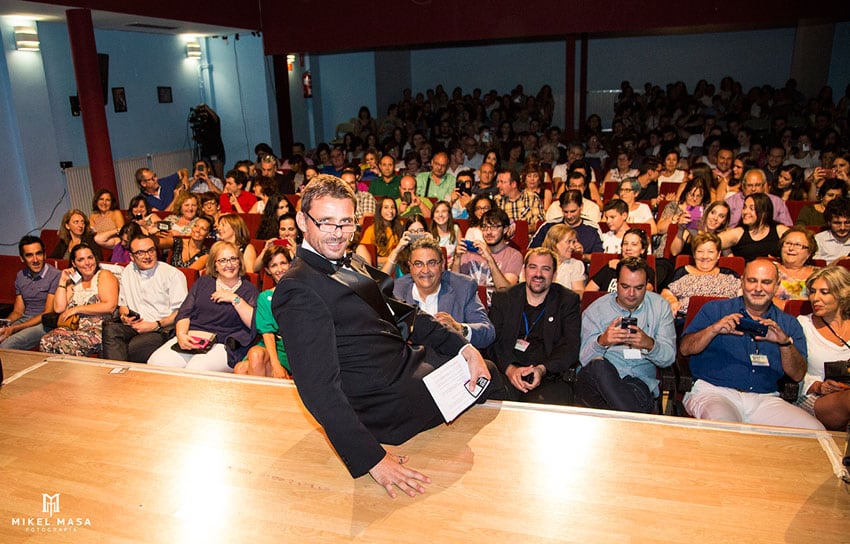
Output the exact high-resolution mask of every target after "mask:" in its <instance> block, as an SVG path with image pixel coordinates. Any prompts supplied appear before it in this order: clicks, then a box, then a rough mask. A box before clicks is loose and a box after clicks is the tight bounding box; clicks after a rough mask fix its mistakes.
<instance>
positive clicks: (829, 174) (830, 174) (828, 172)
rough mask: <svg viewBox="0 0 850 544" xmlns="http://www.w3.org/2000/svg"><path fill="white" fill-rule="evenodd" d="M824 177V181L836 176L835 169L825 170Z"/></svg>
mask: <svg viewBox="0 0 850 544" xmlns="http://www.w3.org/2000/svg"><path fill="white" fill-rule="evenodd" d="M825 172H826V173H825V174H824V176H825V177H826V179H832V178H834V177H835V176H836V172H835V168H826V169H825Z"/></svg>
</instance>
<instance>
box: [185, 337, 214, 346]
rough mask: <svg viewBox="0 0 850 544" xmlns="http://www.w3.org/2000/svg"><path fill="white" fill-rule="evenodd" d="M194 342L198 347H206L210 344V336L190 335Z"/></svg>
mask: <svg viewBox="0 0 850 544" xmlns="http://www.w3.org/2000/svg"><path fill="white" fill-rule="evenodd" d="M189 338H191V339H192V342H194V343H195V345H196V346H197V348H196V349H205V348H206V347H207V346H208V345H210V339H209V338H201V337H200V336H190V337H189Z"/></svg>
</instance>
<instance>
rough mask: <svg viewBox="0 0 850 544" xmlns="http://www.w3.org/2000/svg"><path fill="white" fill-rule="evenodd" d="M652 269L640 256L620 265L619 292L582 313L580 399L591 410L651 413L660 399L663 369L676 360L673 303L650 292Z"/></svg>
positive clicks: (625, 260)
mask: <svg viewBox="0 0 850 544" xmlns="http://www.w3.org/2000/svg"><path fill="white" fill-rule="evenodd" d="M649 272H650V268H649V266H648V265H647V264H646V261H645V260H643V259H642V258H640V257H627V258H624V259H622V260H621V261H620V262H619V263H618V264H617V270H616V280H617V289H616V292H615V293H609V294H607V295H605V296H603V297H601V298H599V299H598V300H596V301H595V302H594V303H593V304H591V305H590V306H589V307H588V308H587V310H585V312H584V313H583V314H582V320H581V321H582V324H581V355H580V359H581V365H582V367H581V369H580V370H579V373H578V380H577V382H576V398H577V400H578V401H579V402H581V403H582V404H583V405H585V406H588V407H590V408H601V409H604V410H620V411H625V412H644V413H650V412H652V411H653V410H654V409H655V403H656V400H655V399H657V398H658V396H659V388H658V383H659V382H658V379H657V378H656V372H657V369H658V368H666V367H669V366H670V365H672V364H673V362H674V361H675V360H676V331H675V329H674V327H673V314H672V312H671V311H670V305H669V304H667V302H666V301H665V300H664V299H663V298H662V297H661V295H659V294H657V293H652V292H649V291H648V289H647V287H648V283H647V280H648V279H649Z"/></svg>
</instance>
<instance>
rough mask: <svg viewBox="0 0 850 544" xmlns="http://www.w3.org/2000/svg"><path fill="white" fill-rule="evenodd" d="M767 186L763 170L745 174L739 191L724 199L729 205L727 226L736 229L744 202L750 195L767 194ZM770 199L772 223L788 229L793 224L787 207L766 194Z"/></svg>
mask: <svg viewBox="0 0 850 544" xmlns="http://www.w3.org/2000/svg"><path fill="white" fill-rule="evenodd" d="M767 189H768V184H767V177H765V173H764V170H759V169H757V168H756V169H752V170H748V171H747V173H746V174H744V181H743V182H742V183H741V190H740V191H739V192H736V193H732V194H731V195H729V197H728V198H726V203H727V204H729V210H730V213H731V215H730V216H729V224H730V225H732V226H733V227H737V226H738V223H739V222H740V220H741V215H742V210H743V208H744V201H745V200H746V198H747V197H748V196H750V195H754V194H767ZM767 196H768V197H769V198H770V202H771V208H770V211H771V216H770V217H771V218H772V219H773V221H774V222H776V223H779V224H782V225H785V226H788V227H790V226H791V225H793V224H794V222H793V221H791V214H789V213H788V206H786V205H785V201H784V200H782V199H781V198H779V197H778V196H776V195H772V194H767ZM712 200H718V199H716V198H712Z"/></svg>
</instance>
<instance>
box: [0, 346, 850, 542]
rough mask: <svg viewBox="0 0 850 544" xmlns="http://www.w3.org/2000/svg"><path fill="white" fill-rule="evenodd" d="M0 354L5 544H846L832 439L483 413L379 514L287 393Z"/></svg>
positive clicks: (135, 368) (849, 538) (499, 407)
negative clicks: (422, 478) (421, 487)
mask: <svg viewBox="0 0 850 544" xmlns="http://www.w3.org/2000/svg"><path fill="white" fill-rule="evenodd" d="M0 358H2V361H3V364H4V367H5V370H6V382H5V384H4V385H3V387H2V389H0V485H2V488H0V489H2V492H0V542H2V543H4V544H6V543H10V542H108V543H122V542H146V543H147V542H152V543H181V544H182V543H186V542H199V543H213V542H233V543H247V542H298V543H302V542H308V543H309V542H334V543H336V542H347V541H355V540H356V541H360V542H369V543H372V542H380V543H392V544H398V543H399V542H415V543H425V542H435V543H443V542H463V543H477V542H486V543H488V544H489V543H494V542H506V543H523V544H525V543H536V542H546V543H554V542H589V543H596V542H682V543H694V542H712V543H714V542H735V543H738V542H747V543H750V542H791V543H803V542H817V543H819V544H824V543H835V542H850V493H848V488H847V487H846V486H845V484H844V483H842V482H841V481H840V479H839V478H838V477H837V475H836V470H837V466H836V463H837V462H840V457H839V456H840V455H841V452H842V451H843V447H844V446H843V443H844V439H843V437H842V436H840V435H838V434H830V433H827V432H810V431H795V430H780V429H775V428H767V427H753V426H742V425H723V424H715V423H708V422H699V421H695V420H690V419H685V418H671V417H665V416H634V417H632V416H631V415H627V414H618V413H611V412H608V413H605V412H596V411H590V410H582V409H574V408H556V407H545V406H528V405H517V404H512V403H504V404H502V403H488V404H485V405H483V406H475V407H473V408H472V409H471V410H470V411H469V412H467V413H466V414H464V415H463V416H461V417H460V419H459V420H457V422H455V423H454V424H452V425H448V426H447V425H443V426H441V427H438V428H436V429H433V430H431V431H428V432H425V433H423V434H421V435H419V436H417V437H415V438H414V439H412V440H410V441H409V442H408V443H406V444H404V445H403V446H401V447H398V448H390V450H391V451H393V452H400V453H404V454H407V455H409V456H410V465H411V466H412V467H414V468H416V469H419V470H421V471H423V472H425V473H426V474H428V475H429V476H430V477H431V479H432V480H433V482H432V483H431V484H430V485H429V486H428V487H427V489H428V490H427V493H426V494H425V495H422V496H419V497H416V498H409V497H407V496H405V495H402V496H400V497H399V498H397V499H396V500H392V499H390V498H389V497H388V496H386V494H385V492H384V490H383V489H382V488H381V487H379V486H378V485H376V484H375V483H374V482H372V481H371V479H370V478H369V477H368V476H366V477H364V478H360V479H358V480H352V479H351V478H350V477H349V475H348V473H347V472H346V470H345V467H344V466H343V464H342V462H341V461H340V460H339V459H338V458H337V457H336V455H335V454H334V453H333V451H332V450H331V449H330V447H329V446H328V444H327V441H326V439H325V437H324V434H323V433H322V432H321V430H320V428H319V427H318V426H317V424H316V422H315V421H314V420H313V419H312V418H311V417H310V416H309V414H308V413H307V412H306V410H305V409H304V407H303V405H302V404H301V402H300V400H299V398H298V395H297V393H296V390H295V388H294V387H293V386H292V385H290V384H288V383H285V382H280V381H272V380H266V379H250V378H248V379H242V378H240V377H233V376H220V375H213V374H208V373H192V372H185V371H175V370H171V369H163V370H159V369H156V368H153V367H150V368H149V367H146V366H144V365H131V364H126V363H125V364H121V365H118V364H117V363H113V362H109V361H102V360H93V359H75V358H61V357H53V358H49V359H45V356H44V355H43V354H38V353H32V352H8V351H0ZM122 367H123V368H128V369H129V370H127V371H126V372H123V373H113V371H114V370H115V369H116V368H118V369H120V368H122ZM839 448H840V450H839ZM45 496H46V498H45ZM51 504H52V505H53V507H54V512H53V513H52V515H51V514H50V508H49V507H50V505H51ZM39 524H40V525H39Z"/></svg>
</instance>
